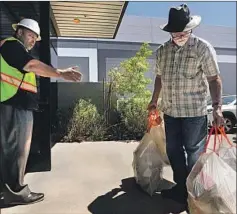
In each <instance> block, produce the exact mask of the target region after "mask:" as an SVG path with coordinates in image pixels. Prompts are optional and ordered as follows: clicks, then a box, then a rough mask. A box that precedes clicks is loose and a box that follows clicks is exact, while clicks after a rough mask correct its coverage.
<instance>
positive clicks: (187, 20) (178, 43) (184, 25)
mask: <svg viewBox="0 0 237 214" xmlns="http://www.w3.org/2000/svg"><path fill="white" fill-rule="evenodd" d="M200 22H201V17H200V16H191V15H190V11H189V8H188V6H187V5H186V4H182V5H180V6H178V7H172V8H171V9H170V11H169V20H168V23H167V24H165V25H162V26H161V29H162V30H163V31H166V32H168V33H169V35H170V37H171V38H170V39H169V40H168V41H167V42H165V43H164V44H163V45H160V47H159V48H158V49H157V52H156V56H157V58H156V73H157V76H156V80H155V86H154V92H153V96H152V99H151V102H150V104H149V106H148V109H149V110H151V109H153V108H156V106H157V100H158V97H159V94H160V91H161V88H162V93H161V97H162V104H161V109H162V111H163V112H164V122H165V131H166V150H167V155H168V157H169V160H170V164H171V167H172V170H173V179H174V181H175V182H176V185H175V186H174V187H173V188H171V189H168V190H164V191H162V192H161V195H162V196H163V197H164V198H169V199H173V200H175V201H178V202H180V203H182V204H185V205H187V195H188V194H187V189H186V179H187V176H188V174H189V173H190V171H191V169H192V167H193V166H194V164H195V163H196V161H197V159H198V157H199V156H200V154H201V153H202V152H203V151H204V145H205V141H206V138H207V130H208V129H207V94H208V88H209V89H210V94H211V97H212V105H213V117H214V119H215V123H216V125H217V126H220V125H222V124H223V115H222V112H221V94H222V82H221V78H220V71H219V67H218V64H217V57H216V52H215V50H214V48H213V47H212V45H211V44H210V43H209V42H207V41H205V40H203V39H201V38H199V37H197V36H195V35H194V34H192V30H193V29H194V28H196V27H197V26H198V25H199V24H200ZM185 152H186V154H187V158H186V157H185Z"/></svg>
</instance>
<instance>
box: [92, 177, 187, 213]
mask: <svg viewBox="0 0 237 214" xmlns="http://www.w3.org/2000/svg"><path fill="white" fill-rule="evenodd" d="M162 186H163V187H164V188H166V187H168V188H170V187H171V186H173V183H171V182H169V181H167V180H165V181H164V185H162ZM88 210H89V211H90V212H91V213H92V214H168V213H181V212H183V211H184V206H183V205H181V204H178V203H176V202H173V201H172V200H165V199H163V198H162V197H161V196H160V194H158V193H157V194H155V195H154V196H152V197H150V196H149V195H148V194H146V193H145V192H143V191H142V190H141V189H140V188H139V187H138V185H137V184H136V182H135V179H134V178H133V177H130V178H126V179H123V180H122V184H121V185H120V188H115V189H112V190H111V191H110V192H107V193H106V194H105V195H101V196H99V197H97V198H96V199H95V200H94V201H93V202H92V203H91V204H90V205H89V206H88Z"/></svg>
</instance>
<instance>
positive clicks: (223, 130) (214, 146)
mask: <svg viewBox="0 0 237 214" xmlns="http://www.w3.org/2000/svg"><path fill="white" fill-rule="evenodd" d="M214 131H215V136H214V145H213V151H214V152H216V150H217V149H216V145H217V139H218V141H219V145H220V144H221V143H222V139H223V137H224V138H225V139H226V141H227V142H228V144H229V145H230V146H231V147H233V146H234V144H233V143H231V141H230V139H229V138H228V136H227V135H226V133H225V129H224V127H216V126H212V128H211V130H210V132H209V134H208V138H207V141H206V144H205V149H204V152H203V153H206V152H207V149H208V146H209V144H210V139H211V136H212V134H213V132H214ZM218 131H219V132H220V133H221V139H220V137H219V134H218ZM235 147H236V145H235Z"/></svg>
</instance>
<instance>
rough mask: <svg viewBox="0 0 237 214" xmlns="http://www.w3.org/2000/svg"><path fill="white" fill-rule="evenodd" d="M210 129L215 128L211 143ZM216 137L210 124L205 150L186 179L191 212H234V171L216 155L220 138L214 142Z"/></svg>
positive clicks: (192, 213) (194, 213)
mask: <svg viewBox="0 0 237 214" xmlns="http://www.w3.org/2000/svg"><path fill="white" fill-rule="evenodd" d="M214 129H215V130H216V132H215V136H214V144H213V145H212V146H211V145H210V144H209V143H210V137H211V135H212V132H213V130H214ZM221 134H222V137H223V136H224V137H226V135H223V133H222V131H221ZM219 137H220V136H218V133H217V128H214V127H213V128H212V129H211V131H210V134H209V136H208V139H207V143H206V148H205V152H204V153H203V154H202V155H201V156H200V157H199V159H198V161H197V163H196V164H195V165H194V167H193V169H192V171H191V173H190V174H189V176H188V178H187V190H188V204H189V210H190V213H191V214H209V213H210V214H211V213H215V214H218V213H219V214H221V213H223V214H227V213H228V214H235V213H236V171H235V170H234V169H233V168H232V167H231V166H230V165H229V164H228V163H227V162H226V161H225V160H224V159H223V158H221V157H220V156H219V150H220V148H221V146H220V145H221V141H219V143H218V144H217V138H219ZM217 145H219V147H218V148H217ZM210 148H211V149H210ZM231 148H232V145H229V149H231ZM209 149H210V151H209V152H208V150H209ZM226 149H227V147H226ZM235 161H236V157H235Z"/></svg>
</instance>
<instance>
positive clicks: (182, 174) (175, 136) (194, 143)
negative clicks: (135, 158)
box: [164, 115, 208, 188]
mask: <svg viewBox="0 0 237 214" xmlns="http://www.w3.org/2000/svg"><path fill="white" fill-rule="evenodd" d="M164 122H165V131H166V151H167V155H168V158H169V160H170V164H171V167H172V170H173V179H174V181H175V182H176V183H177V185H178V186H181V187H184V188H185V187H186V179H187V176H188V174H189V173H190V171H191V170H192V167H193V166H194V164H195V163H196V161H197V160H198V158H199V156H200V154H201V153H202V152H203V151H204V147H205V143H206V139H207V133H208V128H207V116H201V117H186V118H174V117H170V116H168V115H164ZM185 152H186V154H187V159H186V156H185Z"/></svg>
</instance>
